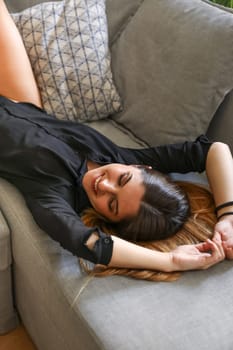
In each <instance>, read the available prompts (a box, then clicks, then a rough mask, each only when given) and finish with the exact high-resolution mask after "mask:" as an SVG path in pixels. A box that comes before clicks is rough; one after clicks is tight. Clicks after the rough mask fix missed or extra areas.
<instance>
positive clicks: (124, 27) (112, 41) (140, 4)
mask: <svg viewBox="0 0 233 350" xmlns="http://www.w3.org/2000/svg"><path fill="white" fill-rule="evenodd" d="M144 2H145V0H141V1H140V2H139V4H138V6H137V8H136V9H135V10H134V11H133V12H132V13H131V14H130V15H129V17H128V18H127V20H126V21H125V22H124V23H123V24H122V25H121V27H120V29H119V30H118V31H117V32H116V33H115V35H114V36H113V38H112V40H111V41H110V42H109V47H110V48H111V47H112V46H113V45H114V44H115V42H116V41H117V40H118V39H119V38H120V37H121V35H122V34H123V32H124V31H125V29H126V28H127V27H128V25H129V24H130V23H131V21H132V20H133V18H134V17H135V15H136V14H137V12H138V11H139V9H140V8H141V6H142V4H143V3H144Z"/></svg>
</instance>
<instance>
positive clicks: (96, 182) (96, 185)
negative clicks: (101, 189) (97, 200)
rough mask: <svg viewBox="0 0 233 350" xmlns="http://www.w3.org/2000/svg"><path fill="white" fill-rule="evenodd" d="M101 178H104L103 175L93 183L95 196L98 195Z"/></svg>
mask: <svg viewBox="0 0 233 350" xmlns="http://www.w3.org/2000/svg"><path fill="white" fill-rule="evenodd" d="M101 178H102V175H100V176H98V177H97V178H96V179H94V181H93V186H92V187H93V191H94V192H95V194H97V193H98V185H99V182H100V180H101Z"/></svg>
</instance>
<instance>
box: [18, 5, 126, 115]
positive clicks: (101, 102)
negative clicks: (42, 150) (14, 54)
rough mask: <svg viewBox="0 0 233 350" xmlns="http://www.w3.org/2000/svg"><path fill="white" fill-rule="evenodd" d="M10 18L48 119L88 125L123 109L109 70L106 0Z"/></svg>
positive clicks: (42, 9) (37, 9)
mask: <svg viewBox="0 0 233 350" xmlns="http://www.w3.org/2000/svg"><path fill="white" fill-rule="evenodd" d="M12 17H13V19H14V21H15V23H16V25H17V27H18V29H19V31H20V33H21V35H22V38H23V41H24V44H25V47H26V51H27V53H28V56H29V59H30V61H31V65H32V68H33V71H34V74H35V77H36V80H37V83H38V86H39V89H40V91H41V96H42V102H43V106H44V108H45V110H46V111H47V112H48V113H50V114H54V115H55V116H56V117H57V118H59V119H70V120H80V121H89V120H97V119H101V118H106V117H107V116H108V115H110V114H113V113H115V112H117V111H119V110H120V109H121V104H120V98H119V95H118V93H117V91H116V88H115V85H114V82H113V77H112V72H111V66H110V52H109V48H108V30H107V21H106V12H105V0H64V1H59V2H49V3H42V4H39V5H36V6H33V7H31V8H28V9H26V10H24V11H22V12H20V13H16V14H12Z"/></svg>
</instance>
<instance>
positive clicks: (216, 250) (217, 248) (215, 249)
mask: <svg viewBox="0 0 233 350" xmlns="http://www.w3.org/2000/svg"><path fill="white" fill-rule="evenodd" d="M207 242H208V243H209V245H210V247H211V251H212V256H213V258H214V259H217V260H222V259H224V258H225V252H224V248H223V246H222V244H221V243H220V242H217V243H216V242H213V241H212V240H210V239H208V240H207Z"/></svg>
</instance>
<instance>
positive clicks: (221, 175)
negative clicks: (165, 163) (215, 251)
mask: <svg viewBox="0 0 233 350" xmlns="http://www.w3.org/2000/svg"><path fill="white" fill-rule="evenodd" d="M206 174H207V177H208V180H209V184H210V187H211V190H212V192H213V196H214V200H215V204H216V207H217V206H219V205H221V204H223V203H226V202H231V201H232V202H233V159H232V154H231V151H230V149H229V147H228V146H227V145H226V144H224V143H221V142H215V143H213V145H212V146H211V147H210V150H209V152H208V155H207V161H206ZM227 212H232V213H233V205H230V206H227V207H224V208H222V209H220V210H218V213H217V216H218V217H220V216H221V215H222V214H224V213H227ZM215 231H216V233H220V234H221V237H222V241H223V247H224V249H225V254H226V257H227V258H228V259H233V215H224V216H222V218H220V220H219V222H218V223H217V225H216V226H215Z"/></svg>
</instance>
